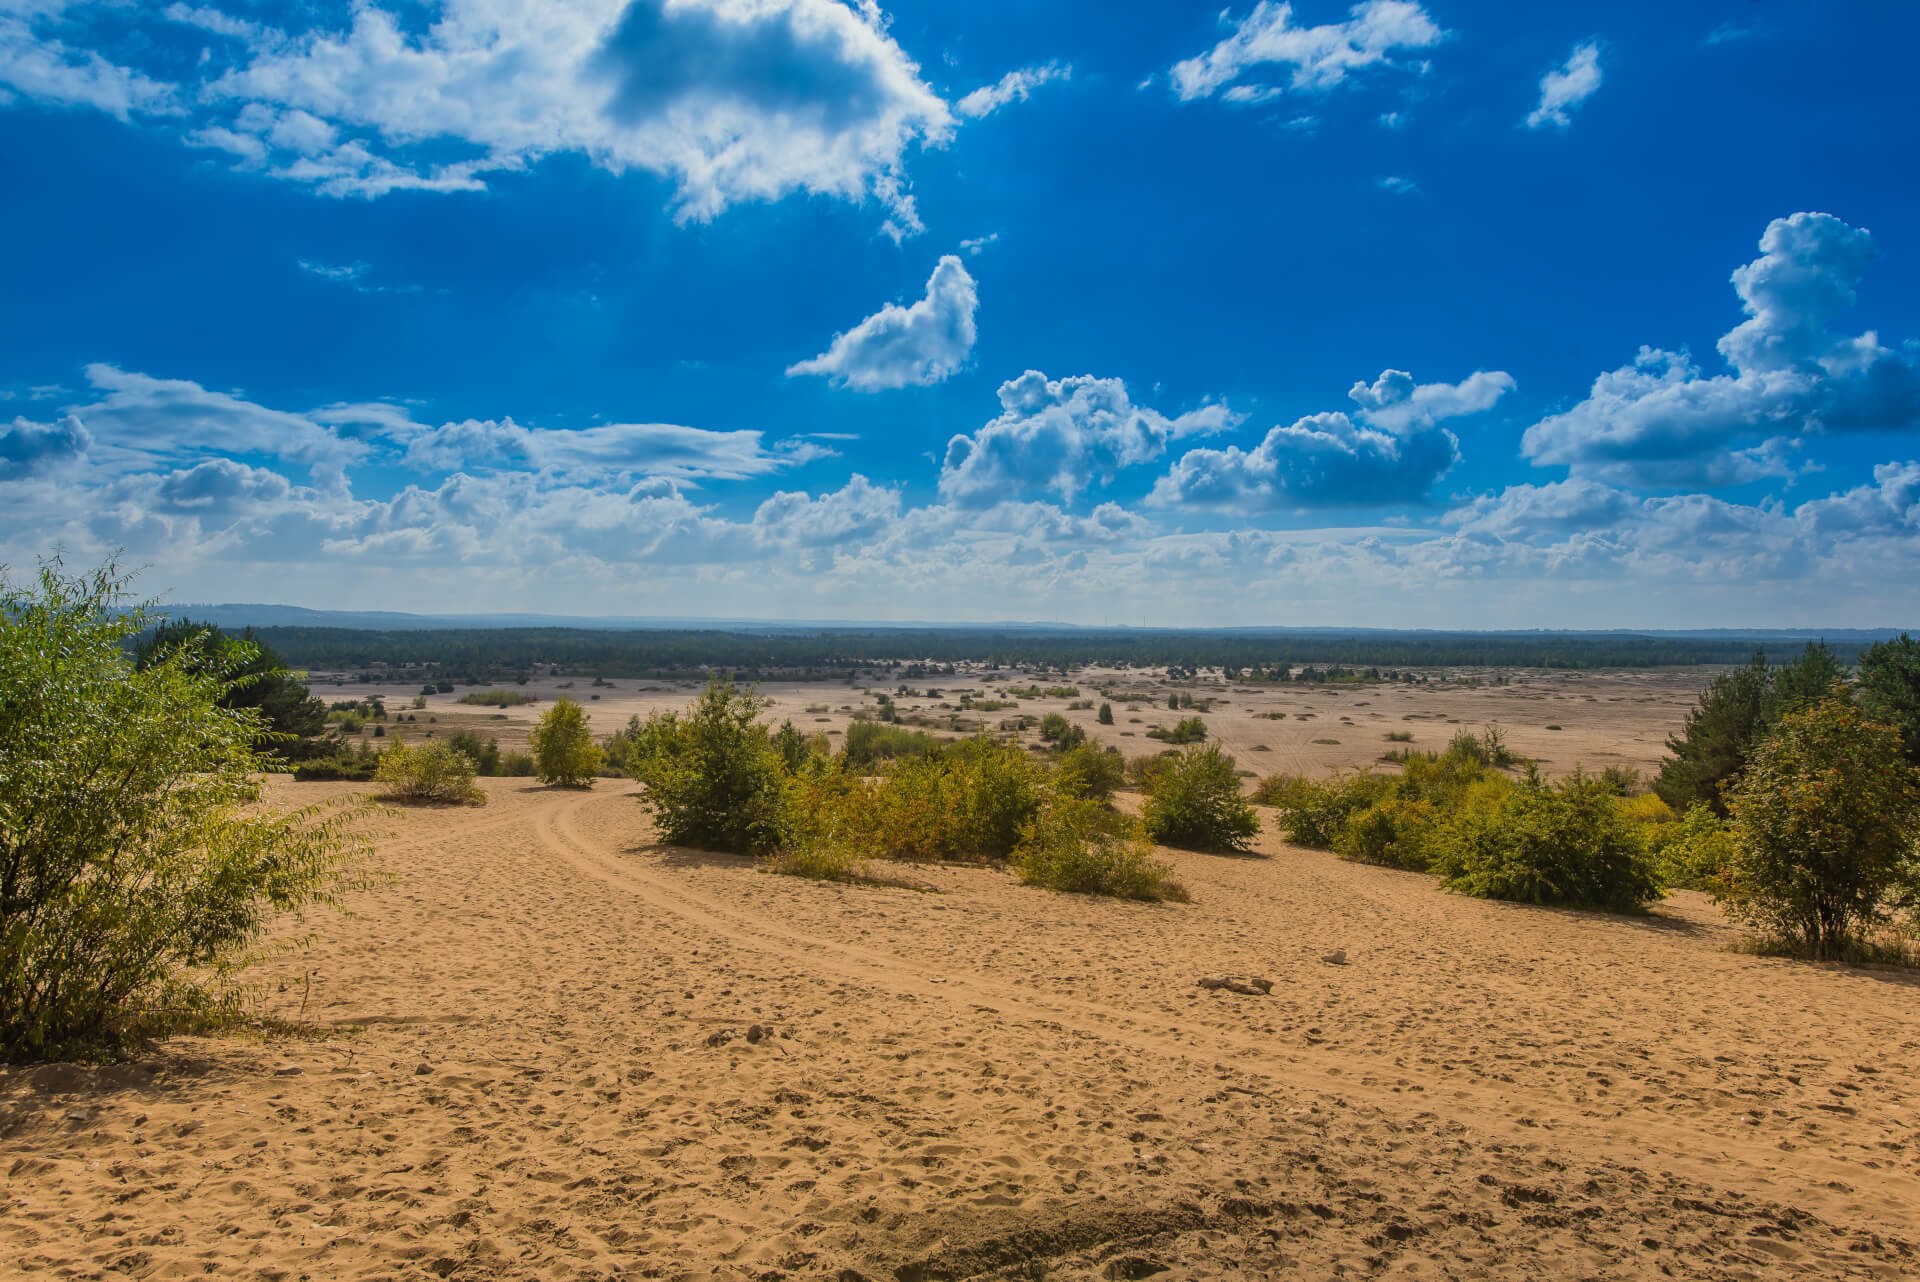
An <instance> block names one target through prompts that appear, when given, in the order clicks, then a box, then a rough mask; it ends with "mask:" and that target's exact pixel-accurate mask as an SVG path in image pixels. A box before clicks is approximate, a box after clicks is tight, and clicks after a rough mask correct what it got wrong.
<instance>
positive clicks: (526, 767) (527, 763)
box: [500, 752, 534, 779]
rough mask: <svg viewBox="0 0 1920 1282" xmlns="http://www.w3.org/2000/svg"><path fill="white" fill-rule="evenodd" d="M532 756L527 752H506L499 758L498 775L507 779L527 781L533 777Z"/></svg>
mask: <svg viewBox="0 0 1920 1282" xmlns="http://www.w3.org/2000/svg"><path fill="white" fill-rule="evenodd" d="M533 771H534V764H533V754H532V753H529V752H508V753H503V754H502V755H501V757H500V774H501V775H502V776H503V777H504V778H508V779H529V778H532V777H533Z"/></svg>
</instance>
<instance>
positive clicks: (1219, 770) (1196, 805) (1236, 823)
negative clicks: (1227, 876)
mask: <svg viewBox="0 0 1920 1282" xmlns="http://www.w3.org/2000/svg"><path fill="white" fill-rule="evenodd" d="M1163 760H1164V761H1165V764H1164V765H1163V766H1162V767H1160V768H1159V770H1158V771H1157V772H1156V773H1155V774H1154V775H1153V777H1152V782H1151V785H1150V790H1149V791H1148V793H1147V799H1146V803H1145V805H1144V806H1142V807H1141V817H1142V819H1144V820H1145V822H1146V826H1147V832H1148V834H1149V835H1150V836H1151V837H1152V838H1153V839H1154V840H1155V841H1157V842H1159V843H1161V844H1162V845H1167V846H1180V847H1184V848H1186V849H1189V850H1212V851H1226V852H1233V853H1244V852H1245V851H1247V850H1249V849H1250V848H1251V845H1250V843H1251V842H1252V840H1253V837H1254V834H1256V833H1258V832H1259V831H1260V820H1259V817H1258V816H1257V815H1255V814H1254V812H1253V807H1251V806H1249V805H1248V804H1247V802H1246V799H1245V798H1244V797H1242V796H1241V795H1240V773H1239V771H1238V769H1236V768H1235V765H1234V760H1233V758H1232V757H1230V756H1228V755H1227V753H1226V752H1224V751H1223V750H1222V749H1221V748H1220V747H1219V745H1217V744H1211V743H1209V744H1203V745H1199V746H1197V747H1191V748H1188V749H1186V750H1185V751H1183V752H1179V753H1176V754H1174V755H1173V756H1171V757H1167V758H1164V759H1163Z"/></svg>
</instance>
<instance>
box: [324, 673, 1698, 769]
mask: <svg viewBox="0 0 1920 1282" xmlns="http://www.w3.org/2000/svg"><path fill="white" fill-rule="evenodd" d="M988 675H989V674H988V673H986V672H985V671H983V670H981V669H978V668H969V669H967V670H965V671H963V672H962V673H960V674H957V675H955V676H952V677H944V676H935V677H913V678H903V677H901V676H899V675H897V674H895V675H890V676H888V677H885V678H875V679H863V680H862V681H860V682H859V683H858V684H857V685H850V684H848V683H846V682H844V681H842V682H820V681H814V682H797V681H794V682H778V681H775V682H767V683H764V684H762V685H761V686H760V687H759V689H760V693H762V694H763V695H765V696H767V698H768V699H769V700H770V701H771V707H770V709H769V711H768V713H767V716H768V717H769V718H770V719H771V720H772V721H775V722H779V721H783V720H788V721H792V722H793V724H794V725H795V726H796V727H798V728H799V729H801V730H804V731H806V732H808V733H810V734H811V733H814V732H816V731H818V732H824V733H827V734H829V735H832V736H838V735H840V734H842V733H843V732H844V731H845V729H846V727H847V724H848V722H849V721H851V720H852V719H853V717H854V715H855V714H856V713H857V712H861V711H864V712H865V713H867V714H868V715H872V714H874V713H875V712H877V711H878V708H879V704H878V702H877V701H876V695H878V694H881V693H886V694H889V695H893V697H894V698H895V700H896V707H897V709H898V712H899V714H900V716H901V717H902V719H903V720H906V719H910V718H913V717H915V716H924V717H927V718H930V719H932V720H934V721H936V722H942V721H944V719H945V718H947V717H948V716H950V715H957V716H959V717H961V718H962V719H963V721H964V722H967V723H976V722H983V723H984V724H985V727H986V728H987V729H990V730H991V729H995V728H997V727H998V725H999V723H1000V722H1001V721H1003V720H1009V719H1013V718H1017V717H1021V716H1027V717H1033V718H1038V717H1042V716H1045V715H1046V714H1047V713H1050V712H1058V713H1060V714H1062V715H1064V716H1066V717H1067V718H1068V719H1069V720H1071V721H1073V722H1075V723H1076V724H1078V725H1080V726H1081V727H1082V728H1083V729H1085V730H1086V732H1087V734H1088V736H1089V737H1090V738H1093V739H1096V740H1098V741H1100V742H1102V743H1108V744H1111V745H1113V746H1114V747H1117V748H1119V749H1121V750H1122V751H1123V752H1125V753H1126V754H1127V755H1129V756H1136V755H1139V754H1142V753H1148V752H1158V751H1160V750H1162V749H1163V748H1164V747H1165V745H1164V744H1162V743H1160V742H1158V741H1156V740H1153V739H1150V738H1148V737H1147V733H1146V732H1147V731H1148V730H1149V729H1152V728H1153V727H1155V726H1164V727H1171V726H1172V725H1173V724H1174V723H1175V722H1177V721H1179V720H1181V719H1182V718H1185V717H1190V716H1195V715H1199V716H1201V717H1202V718H1203V719H1204V720H1205V721H1206V723H1207V729H1208V734H1209V737H1211V738H1212V739H1214V740H1215V741H1217V742H1219V743H1221V744H1223V745H1224V746H1225V747H1226V748H1227V750H1228V751H1230V752H1232V753H1233V754H1234V755H1235V757H1236V758H1237V759H1238V760H1239V762H1240V764H1241V766H1242V767H1243V768H1245V769H1249V770H1253V771H1255V772H1257V773H1258V774H1261V775H1266V774H1271V773H1274V772H1275V771H1286V772H1290V773H1294V774H1324V773H1328V772H1330V771H1333V770H1338V769H1351V768H1354V767H1358V766H1363V765H1367V764H1370V763H1372V762H1374V761H1376V760H1377V759H1378V758H1379V756H1380V754H1381V753H1382V752H1383V751H1386V750H1388V749H1391V748H1398V747H1413V748H1425V749H1440V748H1444V747H1445V746H1446V743H1447V740H1448V739H1449V738H1451V737H1452V735H1453V734H1454V733H1455V732H1456V731H1458V730H1460V729H1462V728H1465V729H1468V730H1472V731H1476V732H1477V731H1480V730H1482V729H1484V728H1485V727H1486V726H1488V725H1497V726H1499V727H1500V729H1501V731H1502V732H1503V733H1504V734H1505V735H1506V737H1507V740H1508V743H1509V744H1510V746H1511V747H1512V748H1513V749H1514V750H1515V751H1516V752H1518V753H1520V754H1521V755H1522V756H1526V757H1532V758H1535V759H1537V760H1539V761H1540V762H1541V763H1542V764H1543V766H1544V768H1546V769H1547V770H1549V771H1550V772H1552V773H1556V774H1557V773H1563V772H1565V771H1567V770H1571V769H1572V768H1573V766H1574V765H1575V764H1576V763H1583V764H1585V765H1586V766H1587V767H1588V768H1590V769H1601V768H1604V767H1606V766H1609V765H1624V766H1630V767H1632V768H1634V769H1637V770H1640V771H1641V772H1642V773H1651V772H1652V771H1653V770H1654V769H1656V768H1657V767H1658V764H1659V761H1660V759H1661V757H1663V756H1664V755H1665V753H1666V736H1667V734H1668V733H1670V732H1671V731H1673V730H1675V729H1677V728H1678V727H1679V725H1680V723H1681V721H1682V720H1683V719H1684V718H1685V716H1686V712H1687V710H1688V709H1689V708H1691V707H1692V706H1693V703H1694V700H1695V699H1696V698H1697V697H1698V695H1699V692H1700V690H1701V688H1702V687H1703V686H1705V685H1706V684H1707V682H1708V681H1710V680H1711V679H1712V670H1707V669H1667V670H1660V671H1608V672H1590V673H1589V672H1570V673H1543V672H1538V671H1532V672H1527V671H1516V672H1513V673H1510V674H1508V680H1509V682H1510V684H1506V685H1497V686H1496V685H1490V684H1481V685H1477V686H1476V685H1469V684H1466V680H1479V681H1481V682H1483V683H1484V682H1487V681H1489V680H1490V679H1491V677H1492V675H1493V674H1492V673H1490V672H1486V671H1469V670H1460V671H1458V672H1456V674H1455V676H1456V679H1455V680H1453V681H1449V682H1445V683H1441V682H1438V681H1435V682H1432V683H1430V684H1428V685H1360V686H1341V685H1324V686H1305V685H1287V686H1271V685H1269V686H1258V687H1256V686H1247V685H1242V684H1235V683H1230V682H1226V681H1223V680H1221V678H1220V676H1219V674H1218V673H1217V672H1215V673H1214V674H1212V675H1211V676H1206V677H1202V678H1199V679H1196V680H1191V681H1169V680H1167V679H1166V678H1165V677H1164V676H1159V675H1150V674H1147V673H1142V672H1137V671H1136V672H1119V671H1113V670H1099V669H1089V670H1086V671H1083V672H1081V673H1078V674H1076V675H1075V676H1074V677H1072V678H1060V677H1051V678H1049V677H1034V676H1032V675H1030V674H1028V673H1024V672H1018V671H1014V670H1011V669H1007V670H1001V671H999V672H997V673H993V674H991V675H992V676H993V678H994V679H992V680H988V679H986V678H987V676H988ZM1435 675H1436V676H1437V675H1439V674H1438V673H1436V674H1435ZM903 682H904V683H905V684H907V685H909V686H911V687H912V688H913V689H915V690H916V691H921V692H925V691H926V690H927V689H928V688H929V687H933V688H935V689H938V690H939V691H940V697H939V698H937V699H932V698H926V697H920V696H907V695H895V694H893V692H894V691H895V690H896V689H897V687H898V686H899V685H900V684H902V683H903ZM1034 684H1038V685H1039V686H1041V687H1043V688H1044V687H1065V686H1073V687H1075V688H1077V689H1078V690H1079V691H1080V694H1079V698H1078V699H1072V698H1065V697H1060V698H1051V697H1041V698H1037V699H1036V698H1028V697H1024V696H1023V697H1017V698H1014V699H1013V700H1012V702H1014V703H1015V704H1016V705H1017V706H1016V707H1013V708H1007V709H1003V710H998V711H990V712H968V711H963V710H961V709H960V706H959V704H960V696H961V695H962V694H969V693H970V694H972V695H974V696H976V697H978V698H993V699H1000V700H1005V699H1007V698H1008V695H1007V694H1006V691H1007V690H1008V688H1010V687H1015V686H1018V687H1022V688H1030V687H1031V686H1032V685H1034ZM504 688H506V689H510V690H514V691H518V692H520V693H525V694H530V695H533V696H534V697H535V698H537V699H538V700H539V702H537V703H533V704H527V705H523V706H521V707H517V708H509V709H504V710H496V709H491V708H480V707H475V706H473V705H471V704H462V703H461V702H460V699H461V697H462V696H463V695H466V694H468V693H471V692H472V690H471V689H470V688H467V687H462V688H460V689H458V690H456V691H455V692H454V693H452V694H444V695H442V694H436V695H433V696H431V697H429V698H428V699H427V700H426V707H425V708H422V709H419V710H415V709H413V708H411V707H410V706H409V705H410V703H411V701H412V698H413V696H414V694H415V693H416V691H417V690H418V687H417V686H393V685H388V686H367V685H361V684H357V683H355V684H347V685H332V684H320V685H315V686H314V687H313V690H314V693H315V694H317V695H319V696H321V697H322V698H324V699H326V700H327V701H328V702H330V703H331V702H333V701H335V700H339V699H357V698H362V697H364V696H365V695H367V694H368V693H378V694H380V695H381V696H382V698H383V699H384V700H385V702H386V707H387V709H388V711H389V713H390V714H402V713H411V714H412V715H413V716H414V717H415V718H416V720H415V721H413V722H399V723H389V724H388V726H387V733H388V735H389V736H397V737H400V738H403V739H405V740H407V741H409V742H411V741H414V740H416V739H419V738H424V737H425V736H426V734H427V732H428V731H432V732H434V733H436V734H446V733H449V732H450V731H453V730H459V729H468V730H475V731H478V732H479V733H481V734H482V735H489V736H492V737H494V738H497V739H498V740H499V742H500V746H501V748H502V749H503V750H507V751H524V750H525V749H526V743H527V733H528V731H530V730H531V729H532V728H533V725H534V723H535V722H536V721H537V720H538V719H539V717H540V714H541V713H542V712H543V711H544V710H545V709H546V708H548V707H549V706H551V703H552V701H553V700H554V699H556V698H560V697H562V696H565V697H570V698H572V699H574V700H576V701H577V702H579V703H580V704H581V705H582V706H583V707H584V708H586V710H587V714H588V720H589V721H590V722H591V723H592V726H593V729H594V733H596V734H602V735H605V734H611V733H613V732H614V731H616V730H618V729H620V728H621V727H622V726H624V725H626V723H627V720H628V718H630V717H633V716H639V717H641V718H642V719H644V718H646V717H647V716H649V715H651V714H652V713H654V712H656V711H664V710H667V709H676V708H682V707H684V706H685V705H686V703H687V701H688V700H689V699H690V698H692V697H693V696H694V695H695V694H696V693H698V691H699V689H700V686H699V685H698V684H697V683H694V682H685V681H682V682H664V681H634V680H624V679H623V680H617V681H615V682H614V683H613V684H612V686H611V687H610V688H594V687H592V686H591V685H590V683H589V681H588V679H586V678H551V677H548V678H536V679H533V680H531V681H529V682H528V683H527V684H526V685H524V686H520V685H508V686H506V687H504ZM1103 690H1105V691H1109V692H1112V693H1115V694H1118V693H1125V692H1132V693H1137V694H1140V695H1144V696H1146V701H1137V702H1134V703H1132V704H1127V703H1124V702H1121V701H1119V700H1114V701H1113V710H1114V724H1113V725H1111V726H1103V725H1100V724H1099V722H1098V720H1097V711H1098V708H1099V705H1100V703H1101V702H1103V697H1102V695H1101V693H1100V692H1101V691H1103ZM1174 691H1179V692H1180V693H1182V694H1187V695H1191V696H1193V697H1194V698H1195V699H1208V698H1211V699H1212V700H1213V701H1214V703H1213V706H1212V707H1211V708H1210V709H1208V710H1207V711H1205V712H1204V713H1201V712H1198V711H1189V710H1186V709H1182V710H1181V711H1178V712H1174V711H1171V710H1169V709H1168V708H1167V706H1166V705H1167V695H1168V694H1169V693H1172V692H1174ZM1082 700H1091V701H1092V702H1093V705H1094V706H1093V707H1092V708H1088V709H1078V710H1076V709H1073V708H1072V707H1071V704H1073V703H1074V702H1078V701H1082ZM429 718H432V720H429ZM1549 727H1556V728H1549ZM927 728H928V729H929V730H930V732H933V733H948V732H947V731H945V730H944V729H943V728H942V726H941V725H934V726H930V727H927ZM963 728H964V727H963ZM1395 731H1398V732H1403V733H1407V734H1411V735H1412V736H1413V740H1412V742H1411V743H1405V744H1402V743H1397V742H1390V741H1388V740H1387V738H1386V736H1387V734H1388V733H1390V732H1395ZM370 735H371V727H368V728H367V729H366V730H363V731H362V738H363V739H367V741H368V742H371V743H375V744H376V745H377V744H378V743H379V741H378V740H373V739H371V738H369V736H370ZM1024 738H1025V740H1026V741H1027V742H1029V743H1038V742H1039V739H1038V736H1037V735H1036V734H1035V733H1033V732H1032V731H1031V730H1029V731H1028V732H1026V733H1025V735H1024Z"/></svg>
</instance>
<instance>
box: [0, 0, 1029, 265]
mask: <svg viewBox="0 0 1920 1282" xmlns="http://www.w3.org/2000/svg"><path fill="white" fill-rule="evenodd" d="M76 12H79V11H76ZM132 16H133V18H134V19H136V20H137V19H138V18H140V17H143V16H144V17H147V18H148V19H150V20H162V21H164V20H171V21H172V22H175V23H188V24H191V25H193V26H196V27H199V28H202V29H204V30H207V31H209V32H212V33H215V34H218V35H221V36H225V37H230V39H229V40H228V41H227V42H225V43H224V44H222V45H220V46H219V47H218V48H215V49H210V50H209V51H208V54H207V61H205V62H204V63H203V66H202V68H201V70H200V71H199V72H197V73H196V75H197V76H198V82H197V83H194V84H190V85H181V86H170V85H167V84H164V83H160V82H157V81H154V80H151V79H149V78H147V77H146V76H144V75H143V74H141V73H140V72H138V71H134V70H130V69H127V68H121V67H116V66H114V65H113V64H111V63H108V62H106V61H105V60H104V59H102V58H101V57H100V55H99V54H97V53H94V52H91V51H88V50H85V49H76V48H72V47H69V46H68V45H66V44H64V43H62V42H61V39H62V38H63V37H65V36H67V35H70V34H72V33H71V32H70V31H69V28H73V27H76V26H77V25H80V22H81V20H80V18H79V17H75V16H74V14H71V13H70V14H67V15H64V16H62V17H61V22H62V24H63V25H62V26H61V29H60V36H59V37H56V35H55V34H53V33H52V32H51V31H50V30H47V29H41V28H36V26H35V25H34V23H33V21H31V20H30V19H28V18H11V17H9V18H0V85H4V86H6V87H9V88H11V89H13V90H14V91H15V92H16V93H18V94H19V95H20V96H22V97H24V98H28V99H33V100H39V101H49V102H57V103H67V104H72V105H90V106H95V107H98V108H99V109H101V110H104V111H108V112H111V113H113V114H115V115H117V116H120V117H122V118H123V119H124V118H127V117H129V116H130V115H134V114H140V113H146V114H154V113H159V112H164V111H173V110H176V109H178V110H183V111H187V114H188V115H189V116H190V119H189V121H188V123H187V126H186V128H185V129H184V130H183V133H182V138H183V140H184V141H186V142H188V143H190V144H192V145H195V146H201V147H209V148H215V149H218V150H222V151H225V152H227V153H228V154H230V155H232V156H234V157H235V158H236V160H237V162H238V163H239V165H240V166H241V167H243V168H247V169H252V170H256V171H258V172H261V173H265V174H267V175H270V176H273V177H276V178H280V179H284V180H287V181H290V182H297V183H302V184H305V185H308V186H310V187H312V188H313V189H314V190H316V191H319V192H321V193H324V194H327V195H331V196H364V197H377V196H381V195H384V194H386V193H388V192H392V191H398V190H425V191H472V190H477V189H480V188H482V187H484V186H485V184H486V180H487V176H488V175H489V174H495V173H501V172H507V171H514V170H521V169H525V168H527V167H528V166H530V165H532V164H534V163H536V162H537V161H539V160H541V159H542V158H543V157H546V156H551V155H556V154H561V153H576V154H580V155H584V156H585V157H587V158H588V159H589V160H590V161H591V162H592V163H593V164H595V165H598V166H599V167H601V168H603V169H607V170H610V171H613V172H616V173H618V172H623V171H625V170H628V169H641V170H645V171H647V172H650V173H653V174H657V175H659V176H661V177H663V178H665V179H667V180H668V181H669V182H671V183H672V184H673V187H674V191H675V195H674V208H675V212H676V215H677V217H678V218H679V219H681V220H682V221H694V222H698V221H705V220H707V219H711V218H713V217H714V216H715V215H717V214H719V213H720V212H722V211H723V210H725V209H727V208H728V207H729V206H732V205H736V204H740V203H745V202H754V201H768V200H777V199H779V198H781V197H784V196H786V195H789V194H792V193H796V192H805V193H810V194H815V195H824V196H829V197H834V198H838V199H844V200H851V201H864V200H874V201H877V202H878V203H879V204H881V205H882V206H884V207H885V208H886V210H887V212H888V222H887V228H888V230H889V231H890V232H891V233H893V234H895V235H908V234H912V233H914V232H917V231H918V230H919V229H920V222H919V218H918V215H917V213H916V211H915V209H914V203H913V197H912V195H911V193H910V191H909V190H908V184H907V178H906V173H905V161H906V158H907V155H908V153H909V151H910V150H911V149H912V148H914V147H916V146H939V145H943V144H944V143H945V142H946V140H947V139H948V138H949V137H950V136H951V133H952V130H953V127H954V123H955V120H954V116H953V113H952V112H951V110H950V109H949V108H948V106H947V104H946V103H945V101H943V100H942V99H941V97H940V96H939V95H938V94H936V93H935V92H934V91H933V90H932V89H931V88H930V87H928V85H927V84H926V83H925V82H924V81H923V80H922V79H921V77H920V72H919V68H918V66H917V65H916V64H915V63H914V62H913V60H912V59H911V58H909V57H908V56H907V54H906V53H905V52H904V51H903V50H902V49H901V48H900V46H899V45H898V44H897V43H895V42H894V40H893V39H892V37H891V36H889V35H888V34H887V32H886V29H885V24H884V21H883V19H882V17H881V15H880V13H879V11H878V9H877V8H876V7H874V6H872V5H858V6H855V5H848V4H844V3H840V0H632V2H631V3H629V0H444V2H443V3H441V4H440V5H439V6H438V7H437V8H436V9H435V10H434V11H433V12H432V14H431V15H430V18H429V20H427V21H425V22H424V23H423V22H421V21H419V20H417V16H416V15H415V14H413V13H411V12H410V11H409V10H407V9H404V8H401V7H398V6H396V5H393V4H391V3H389V4H387V5H386V6H384V7H383V5H382V4H381V3H379V0H365V2H363V3H356V4H354V5H352V6H350V8H349V11H348V15H347V16H346V17H345V19H344V25H329V24H328V23H327V22H326V20H325V19H322V21H321V23H320V24H319V25H316V26H314V27H312V28H310V29H308V30H305V31H302V32H300V33H298V34H294V35H289V34H286V33H283V32H279V31H275V30H271V29H268V28H266V27H263V26H261V25H260V24H258V23H257V22H255V21H254V20H253V19H252V18H251V16H239V15H237V14H235V13H232V12H229V11H228V9H226V8H216V7H211V6H205V5H203V6H197V7H188V6H185V5H179V4H175V5H172V6H170V7H167V8H165V9H158V8H156V9H155V10H153V11H151V12H150V13H148V14H145V15H142V14H139V13H138V11H135V13H134V14H133V15H132ZM50 21H51V19H47V20H43V22H42V27H45V26H46V23H47V22H50ZM1019 91H1020V90H1019V89H1018V87H1017V86H1016V87H1014V88H1010V89H1009V91H1008V92H1012V93H1017V92H1019ZM182 104H191V107H190V110H189V109H188V108H187V107H186V106H183V105H182Z"/></svg>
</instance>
